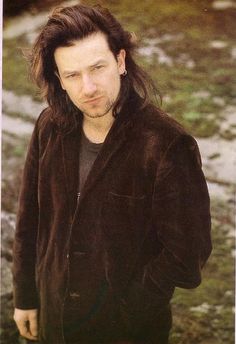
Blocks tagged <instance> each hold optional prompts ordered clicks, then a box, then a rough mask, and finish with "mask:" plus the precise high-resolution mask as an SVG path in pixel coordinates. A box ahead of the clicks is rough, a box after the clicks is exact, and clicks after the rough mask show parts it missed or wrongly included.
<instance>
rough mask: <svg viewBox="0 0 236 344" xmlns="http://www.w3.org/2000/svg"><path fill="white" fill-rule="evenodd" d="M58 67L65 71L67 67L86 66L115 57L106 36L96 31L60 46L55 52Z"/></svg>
mask: <svg viewBox="0 0 236 344" xmlns="http://www.w3.org/2000/svg"><path fill="white" fill-rule="evenodd" d="M54 57H55V62H56V64H57V67H58V68H59V69H60V70H62V71H64V70H67V69H69V70H70V69H74V68H75V69H76V68H79V69H81V68H86V67H89V66H90V65H93V64H94V63H96V61H97V60H100V59H105V60H109V59H111V58H114V56H113V54H112V52H111V50H110V48H109V45H108V42H107V38H106V36H105V35H104V34H103V33H101V32H98V33H94V34H91V35H90V36H88V37H86V38H83V39H81V40H74V41H73V42H72V45H71V46H69V47H59V48H57V49H56V50H55V52H54Z"/></svg>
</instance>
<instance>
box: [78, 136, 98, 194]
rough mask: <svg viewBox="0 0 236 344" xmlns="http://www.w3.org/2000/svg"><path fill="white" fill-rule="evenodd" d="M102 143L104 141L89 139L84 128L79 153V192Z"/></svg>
mask: <svg viewBox="0 0 236 344" xmlns="http://www.w3.org/2000/svg"><path fill="white" fill-rule="evenodd" d="M102 145H103V143H94V142H91V141H89V139H88V138H87V137H86V136H85V134H84V132H83V130H82V135H81V142H80V154H79V193H81V191H82V189H83V187H84V184H85V181H86V179H87V177H88V174H89V171H90V170H91V168H92V165H93V163H94V161H95V160H96V157H97V155H98V153H99V151H100V149H101V148H102Z"/></svg>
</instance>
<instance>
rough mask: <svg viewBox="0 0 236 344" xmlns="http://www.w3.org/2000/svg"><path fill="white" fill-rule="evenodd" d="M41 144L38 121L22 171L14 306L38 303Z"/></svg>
mask: <svg viewBox="0 0 236 344" xmlns="http://www.w3.org/2000/svg"><path fill="white" fill-rule="evenodd" d="M38 148H39V147H38V130H37V124H36V126H35V129H34V131H33V134H32V137H31V141H30V145H29V148H28V152H27V157H26V162H25V166H24V171H23V179H22V184H21V189H20V196H19V206H18V213H17V220H16V233H15V240H14V245H13V295H14V304H15V307H16V308H20V309H34V308H37V307H38V300H37V292H36V286H35V260H36V238H37V229H38V196H37V188H38V160H39V159H38V157H39V149H38Z"/></svg>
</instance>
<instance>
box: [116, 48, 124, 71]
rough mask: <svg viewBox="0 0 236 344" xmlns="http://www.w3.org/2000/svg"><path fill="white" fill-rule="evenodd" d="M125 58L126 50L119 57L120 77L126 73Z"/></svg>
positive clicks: (121, 51)
mask: <svg viewBox="0 0 236 344" xmlns="http://www.w3.org/2000/svg"><path fill="white" fill-rule="evenodd" d="M125 56H126V51H125V50H124V49H121V50H120V52H119V54H118V55H117V63H118V69H119V73H120V75H121V74H123V73H124V71H125Z"/></svg>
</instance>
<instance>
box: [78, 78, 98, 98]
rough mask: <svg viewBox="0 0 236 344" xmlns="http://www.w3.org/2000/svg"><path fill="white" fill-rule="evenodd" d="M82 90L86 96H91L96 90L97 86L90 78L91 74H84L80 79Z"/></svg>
mask: <svg viewBox="0 0 236 344" xmlns="http://www.w3.org/2000/svg"><path fill="white" fill-rule="evenodd" d="M82 83H83V84H82V90H83V94H84V96H86V97H91V96H92V95H93V94H94V93H95V92H96V90H97V86H96V84H95V83H94V81H93V80H92V78H91V76H89V75H84V76H83V79H82Z"/></svg>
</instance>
